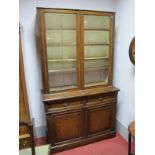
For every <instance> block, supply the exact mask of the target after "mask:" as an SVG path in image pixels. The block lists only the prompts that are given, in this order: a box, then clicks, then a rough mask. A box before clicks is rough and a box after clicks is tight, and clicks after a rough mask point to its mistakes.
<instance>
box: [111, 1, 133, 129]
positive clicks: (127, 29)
mask: <svg viewBox="0 0 155 155" xmlns="http://www.w3.org/2000/svg"><path fill="white" fill-rule="evenodd" d="M116 12H117V13H116V34H115V51H114V52H115V56H114V81H113V83H114V85H115V86H116V87H118V88H119V89H120V92H119V95H118V108H117V110H118V111H117V120H118V121H119V122H120V123H121V124H122V125H123V126H125V127H126V128H127V127H128V124H129V122H131V121H132V120H134V118H135V67H134V65H133V64H132V63H131V62H130V60H129V52H128V49H129V44H130V41H131V39H132V38H133V36H134V35H135V15H134V14H135V1H134V0H117V1H116Z"/></svg>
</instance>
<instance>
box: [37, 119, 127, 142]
mask: <svg viewBox="0 0 155 155" xmlns="http://www.w3.org/2000/svg"><path fill="white" fill-rule="evenodd" d="M116 130H117V131H118V132H119V133H120V134H121V135H122V136H123V137H124V139H126V141H128V129H127V128H126V127H125V126H123V125H122V124H121V123H120V122H119V121H118V120H116ZM35 137H36V138H40V137H46V126H39V127H36V128H35Z"/></svg>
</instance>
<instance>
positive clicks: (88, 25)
mask: <svg viewBox="0 0 155 155" xmlns="http://www.w3.org/2000/svg"><path fill="white" fill-rule="evenodd" d="M110 21H111V18H110V16H109V15H104V14H103V15H101V14H94V15H92V14H91V15H90V14H89V15H88V14H84V19H83V25H84V87H89V86H95V85H104V84H108V81H109V79H108V78H109V74H108V72H109V64H110V63H109V55H110V54H109V53H110V46H111V39H110V38H111V31H112V29H111V26H110V24H111V22H110ZM92 75H93V76H92Z"/></svg>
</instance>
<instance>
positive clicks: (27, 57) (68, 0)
mask: <svg viewBox="0 0 155 155" xmlns="http://www.w3.org/2000/svg"><path fill="white" fill-rule="evenodd" d="M19 2H20V4H19V14H20V16H19V21H20V23H21V25H22V26H23V29H24V32H23V35H22V36H23V37H22V41H23V56H24V65H25V72H26V73H25V74H26V75H25V76H26V82H27V89H28V97H29V104H30V111H31V117H34V118H35V125H36V127H41V126H45V125H46V121H45V115H44V107H43V103H42V102H41V89H42V79H41V70H40V69H41V67H40V59H39V52H38V49H37V37H36V36H37V33H38V30H37V21H36V7H49V8H54V7H55V8H73V9H88V10H101V11H114V5H113V0H108V1H107V0H84V1H83V0H63V1H62V0H46V1H42V0H37V1H36V0H20V1H19Z"/></svg>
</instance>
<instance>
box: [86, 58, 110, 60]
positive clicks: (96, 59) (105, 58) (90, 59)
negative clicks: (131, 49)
mask: <svg viewBox="0 0 155 155" xmlns="http://www.w3.org/2000/svg"><path fill="white" fill-rule="evenodd" d="M98 59H109V57H95V58H84V60H98Z"/></svg>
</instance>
